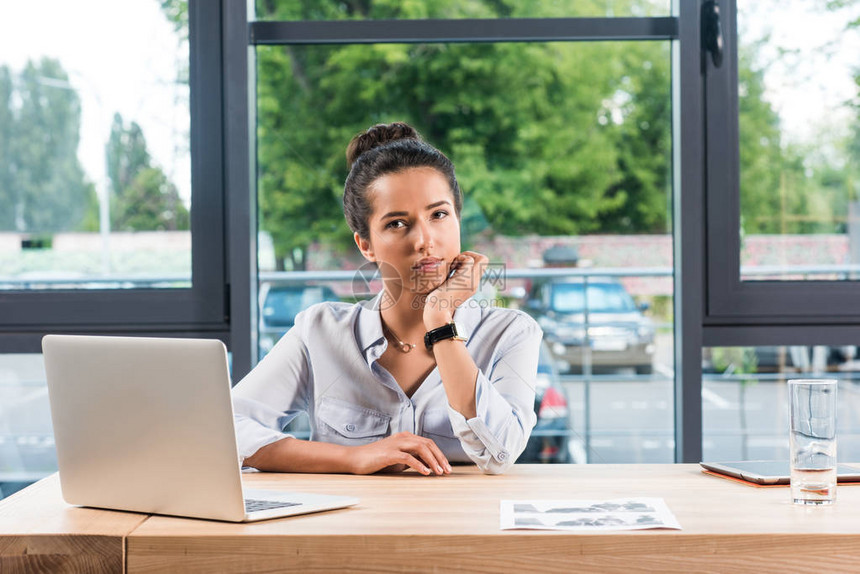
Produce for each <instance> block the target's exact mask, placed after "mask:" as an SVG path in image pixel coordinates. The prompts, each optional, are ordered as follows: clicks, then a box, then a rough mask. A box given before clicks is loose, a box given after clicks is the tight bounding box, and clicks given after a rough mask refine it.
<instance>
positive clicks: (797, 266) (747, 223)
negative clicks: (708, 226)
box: [738, 0, 860, 281]
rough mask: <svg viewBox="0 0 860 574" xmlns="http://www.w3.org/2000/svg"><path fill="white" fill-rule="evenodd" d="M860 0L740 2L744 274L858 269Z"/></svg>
mask: <svg viewBox="0 0 860 574" xmlns="http://www.w3.org/2000/svg"><path fill="white" fill-rule="evenodd" d="M858 22H860V3H857V2H808V1H805V0H790V1H781V0H780V1H777V0H764V1H760V0H755V1H753V0H744V1H739V2H738V35H739V56H738V94H739V118H740V120H739V123H740V138H739V139H740V190H741V277H742V279H744V280H750V281H755V280H845V279H849V280H854V279H857V277H858V273H860V266H858V264H859V263H860V202H858V194H860V93H859V92H858V86H860V75H858V74H860V72H858V68H857V57H856V56H857V54H858V53H860V24H858Z"/></svg>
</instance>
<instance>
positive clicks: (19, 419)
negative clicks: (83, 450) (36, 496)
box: [0, 354, 57, 498]
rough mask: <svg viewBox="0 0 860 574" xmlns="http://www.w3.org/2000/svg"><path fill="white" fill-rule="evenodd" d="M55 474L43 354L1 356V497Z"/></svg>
mask: <svg viewBox="0 0 860 574" xmlns="http://www.w3.org/2000/svg"><path fill="white" fill-rule="evenodd" d="M56 471H57V455H56V452H55V450H54V432H53V429H52V426H51V408H50V405H49V404H48V387H47V385H46V384H45V365H44V362H43V361H42V355H38V354H7V355H0V498H3V497H4V496H8V495H10V494H12V493H13V492H14V491H15V490H17V489H19V488H21V487H22V486H24V485H26V484H29V483H31V482H34V481H36V480H39V479H41V478H44V477H45V476H47V475H49V474H51V473H52V472H56Z"/></svg>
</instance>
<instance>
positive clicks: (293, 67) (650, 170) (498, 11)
mask: <svg viewBox="0 0 860 574" xmlns="http://www.w3.org/2000/svg"><path fill="white" fill-rule="evenodd" d="M634 3H635V2H632V1H631V0H628V2H626V4H627V5H629V4H634ZM537 4H539V6H536V5H535V4H534V3H532V4H530V5H529V6H524V5H523V4H521V3H518V2H503V1H490V0H471V1H467V2H463V1H459V2H454V1H453V0H447V1H441V2H433V3H427V2H394V1H384V0H374V1H371V0H363V1H355V2H332V1H328V2H302V1H298V0H293V1H282V2H273V1H261V2H258V15H263V16H264V17H265V18H266V19H283V20H309V19H310V20H313V19H351V18H365V17H372V18H378V19H384V18H413V19H414V18H432V17H437V16H439V15H442V16H445V17H474V18H490V17H497V16H501V17H527V16H529V15H530V11H534V10H537V11H540V12H541V13H542V14H546V15H557V16H572V15H573V16H575V15H576V13H571V12H570V9H569V7H560V6H558V3H555V2H549V1H547V2H539V3H537ZM604 4H605V3H603V2H596V1H592V2H581V3H577V5H576V9H577V10H582V11H583V12H585V13H593V12H594V10H596V9H597V7H598V6H603V5H604ZM616 4H618V6H616V9H618V10H619V11H623V7H622V6H620V5H621V4H623V2H617V3H616ZM638 4H642V5H646V4H648V3H647V2H638ZM629 11H630V10H629V9H628V12H629ZM554 12H557V14H554ZM669 65H670V61H669V49H668V44H667V43H656V42H654V43H651V42H627V43H618V42H613V43H576V44H569V43H530V44H523V43H507V44H409V45H400V44H377V45H347V46H302V47H299V46H279V47H260V48H258V49H257V66H258V69H257V78H258V83H257V112H258V132H257V135H258V169H259V179H258V186H259V194H260V202H259V205H260V212H261V213H260V222H261V227H262V228H263V229H265V230H267V231H269V232H270V233H271V234H272V237H273V241H274V244H275V249H276V257H277V259H278V260H279V261H280V260H281V259H282V258H287V260H288V265H289V266H291V267H294V268H295V267H301V265H302V263H303V257H302V252H303V250H304V249H305V248H306V247H307V246H308V245H309V244H310V243H311V242H312V241H315V240H316V241H327V242H333V243H337V244H340V245H342V246H344V247H345V246H348V245H349V244H350V243H351V239H350V234H349V232H348V229H347V228H346V226H345V225H344V222H343V214H342V207H341V200H340V196H341V194H342V187H343V180H344V179H345V177H346V165H345V161H344V156H343V151H344V149H345V147H346V143H347V142H348V141H349V139H350V138H351V137H352V136H353V135H354V134H355V133H357V132H359V131H361V130H363V129H365V128H367V127H368V126H369V125H372V124H374V123H377V122H388V121H394V120H402V121H407V122H409V123H411V124H413V125H415V126H416V127H417V128H418V129H419V131H420V132H421V133H422V134H423V135H424V136H425V138H426V139H427V140H428V141H430V142H431V143H433V144H434V145H436V146H437V147H439V148H440V149H441V150H442V151H444V152H445V153H447V154H448V155H450V156H451V158H452V159H453V160H454V162H455V164H456V165H457V172H458V177H459V179H460V183H461V187H462V188H463V190H464V193H465V194H466V203H465V205H466V208H465V212H464V216H467V217H468V219H467V220H465V221H464V230H465V231H472V232H474V231H476V230H481V229H483V228H487V231H489V232H493V233H501V234H505V235H523V234H542V235H559V234H583V233H590V232H597V231H616V232H628V233H654V232H657V233H665V232H666V231H667V227H668V221H667V220H668V214H669V209H668V197H669V195H670V194H669V193H668V186H669V174H670V168H669V166H670V145H671V144H670V142H671V137H670V125H671V110H670V98H669V77H670V73H669Z"/></svg>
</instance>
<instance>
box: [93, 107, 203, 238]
mask: <svg viewBox="0 0 860 574" xmlns="http://www.w3.org/2000/svg"><path fill="white" fill-rule="evenodd" d="M105 154H106V157H107V171H108V180H109V181H110V220H111V229H112V230H114V231H160V230H165V231H175V230H182V229H189V215H188V210H187V209H186V208H185V206H184V205H183V204H182V201H181V199H180V198H179V192H178V191H177V189H176V186H175V185H173V184H172V183H171V182H170V181H168V179H167V176H166V175H165V174H164V172H163V171H162V170H161V168H159V167H155V166H153V165H152V159H151V157H150V155H149V152H148V151H147V149H146V139H145V138H144V136H143V131H142V130H141V129H140V126H138V125H137V123H135V122H131V124H130V125H129V126H126V125H125V123H124V122H123V119H122V116H121V115H120V114H115V115H114V118H113V123H112V124H111V133H110V139H109V140H108V143H107V146H106V151H105Z"/></svg>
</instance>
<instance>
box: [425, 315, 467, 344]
mask: <svg viewBox="0 0 860 574" xmlns="http://www.w3.org/2000/svg"><path fill="white" fill-rule="evenodd" d="M465 335H466V333H465V331H464V330H463V328H462V327H460V326H459V325H458V324H457V323H453V322H452V323H448V324H447V325H442V326H441V327H438V328H436V329H433V330H431V331H427V333H426V334H425V335H424V346H425V347H427V350H428V351H429V350H431V349H433V345H435V344H436V343H438V342H439V341H444V340H445V339H454V340H456V341H465V340H466V336H465Z"/></svg>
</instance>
